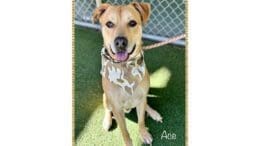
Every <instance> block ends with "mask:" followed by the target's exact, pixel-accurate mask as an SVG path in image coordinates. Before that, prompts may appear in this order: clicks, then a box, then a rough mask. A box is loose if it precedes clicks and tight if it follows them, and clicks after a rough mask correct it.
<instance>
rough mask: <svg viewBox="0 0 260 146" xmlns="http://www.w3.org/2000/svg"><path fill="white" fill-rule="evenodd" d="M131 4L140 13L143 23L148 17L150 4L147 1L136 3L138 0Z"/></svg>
mask: <svg viewBox="0 0 260 146" xmlns="http://www.w3.org/2000/svg"><path fill="white" fill-rule="evenodd" d="M131 4H132V5H133V6H134V8H135V9H136V10H137V11H138V12H139V13H140V16H141V20H142V23H143V24H145V23H146V22H147V21H148V19H149V17H150V13H151V5H150V4H149V3H138V2H133V3H131Z"/></svg>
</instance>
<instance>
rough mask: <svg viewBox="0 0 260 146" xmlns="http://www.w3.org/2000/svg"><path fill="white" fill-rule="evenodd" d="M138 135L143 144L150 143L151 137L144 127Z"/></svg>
mask: <svg viewBox="0 0 260 146" xmlns="http://www.w3.org/2000/svg"><path fill="white" fill-rule="evenodd" d="M140 136H141V140H142V142H143V143H144V144H152V142H153V138H152V136H151V134H150V133H149V132H148V131H147V130H146V129H143V130H140Z"/></svg>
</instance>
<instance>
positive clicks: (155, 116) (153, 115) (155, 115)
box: [145, 104, 162, 123]
mask: <svg viewBox="0 0 260 146" xmlns="http://www.w3.org/2000/svg"><path fill="white" fill-rule="evenodd" d="M145 111H146V112H147V113H148V115H149V116H150V117H151V118H152V119H153V120H155V121H157V122H161V123H162V116H161V115H160V114H159V113H158V112H157V111H156V110H154V109H152V108H151V107H150V106H149V105H148V104H147V105H146V109H145Z"/></svg>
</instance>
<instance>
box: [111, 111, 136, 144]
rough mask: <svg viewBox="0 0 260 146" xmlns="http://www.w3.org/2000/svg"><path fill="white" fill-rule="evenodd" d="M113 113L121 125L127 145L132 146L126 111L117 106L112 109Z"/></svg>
mask: <svg viewBox="0 0 260 146" xmlns="http://www.w3.org/2000/svg"><path fill="white" fill-rule="evenodd" d="M112 112H113V115H114V117H115V119H116V122H117V124H118V125H119V128H120V130H121V133H122V135H123V139H124V142H125V145H126V146H132V145H133V144H132V140H131V138H130V136H129V133H128V131H127V129H126V122H125V113H124V111H123V109H121V108H115V107H113V109H112Z"/></svg>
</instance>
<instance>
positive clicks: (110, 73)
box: [100, 54, 146, 96]
mask: <svg viewBox="0 0 260 146" xmlns="http://www.w3.org/2000/svg"><path fill="white" fill-rule="evenodd" d="M145 71H146V67H145V63H144V61H143V56H142V54H140V55H139V57H137V58H136V59H132V60H129V61H127V62H124V63H115V62H113V61H111V60H109V59H108V58H106V57H104V56H102V69H101V72H100V73H101V75H102V76H103V78H106V79H107V80H109V81H110V82H111V83H112V84H113V85H114V86H116V87H118V88H120V89H121V90H122V92H123V93H124V94H126V95H128V96H131V95H133V94H134V92H135V90H136V88H137V87H138V84H139V83H140V82H141V81H142V80H143V78H144V75H145Z"/></svg>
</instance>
